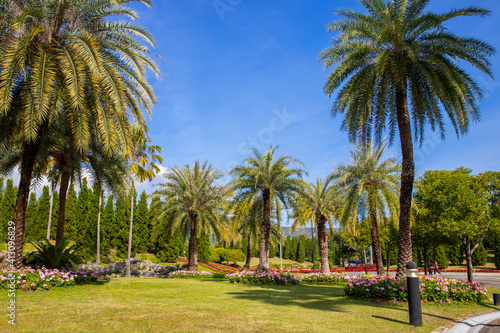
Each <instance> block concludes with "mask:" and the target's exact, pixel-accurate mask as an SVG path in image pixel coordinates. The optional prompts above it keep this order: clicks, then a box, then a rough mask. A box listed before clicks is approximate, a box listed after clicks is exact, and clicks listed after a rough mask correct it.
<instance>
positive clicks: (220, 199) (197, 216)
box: [155, 160, 228, 271]
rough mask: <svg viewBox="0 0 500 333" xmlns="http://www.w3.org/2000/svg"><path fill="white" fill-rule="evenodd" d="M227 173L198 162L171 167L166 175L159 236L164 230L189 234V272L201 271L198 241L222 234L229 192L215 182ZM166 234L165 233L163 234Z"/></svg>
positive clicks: (161, 194)
mask: <svg viewBox="0 0 500 333" xmlns="http://www.w3.org/2000/svg"><path fill="white" fill-rule="evenodd" d="M222 176H223V174H222V173H221V172H220V171H218V170H215V169H213V167H212V165H211V164H210V165H209V164H208V162H205V163H203V164H200V162H198V160H196V161H195V162H194V165H193V167H192V168H191V167H190V166H189V165H185V166H184V167H182V168H181V167H177V166H174V167H171V168H170V169H169V172H168V173H166V174H165V175H164V177H165V178H166V182H165V183H162V184H161V185H160V188H159V190H158V192H157V193H155V196H157V197H160V198H164V199H165V201H164V202H162V203H161V213H160V214H159V215H158V216H157V217H156V219H157V221H158V224H157V229H156V233H157V234H158V233H161V232H162V231H163V230H164V229H163V230H162V227H163V228H166V229H167V230H169V231H170V232H175V231H178V230H188V231H189V254H188V265H187V268H186V270H188V271H197V270H198V238H199V237H200V235H201V234H202V233H206V234H211V235H215V236H216V237H218V236H219V235H220V233H219V230H220V229H221V224H222V222H223V218H224V216H223V211H224V208H225V206H226V198H227V195H228V193H227V189H226V187H225V186H223V185H216V184H215V182H216V181H217V180H218V179H220V178H222ZM163 232H164V231H163Z"/></svg>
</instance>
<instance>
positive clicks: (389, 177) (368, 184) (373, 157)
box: [329, 141, 401, 275]
mask: <svg viewBox="0 0 500 333" xmlns="http://www.w3.org/2000/svg"><path fill="white" fill-rule="evenodd" d="M353 149H354V151H352V152H351V161H352V163H351V164H339V165H337V167H336V168H335V170H334V171H333V172H332V174H331V175H330V176H329V179H331V180H333V181H334V182H335V185H334V186H335V192H336V196H338V197H339V199H340V202H341V205H340V207H339V212H338V215H337V216H338V219H339V221H340V222H341V224H343V225H344V226H350V227H351V228H355V226H356V223H357V221H358V215H359V214H358V207H359V206H360V204H364V205H365V206H366V207H367V208H368V209H367V210H368V218H369V221H370V226H371V238H372V245H373V251H374V254H375V264H376V265H377V274H378V275H382V274H384V263H383V262H382V247H381V245H380V235H379V231H378V224H379V222H378V221H379V220H381V219H384V218H385V213H386V212H391V213H392V215H393V216H398V214H399V207H398V195H399V190H398V189H399V173H400V172H401V166H400V165H399V164H398V163H397V161H396V157H391V158H388V159H386V160H382V156H383V155H384V152H385V149H386V146H385V145H384V144H383V143H379V144H378V145H377V146H375V147H374V145H373V141H370V142H368V143H367V144H360V145H359V146H354V147H353Z"/></svg>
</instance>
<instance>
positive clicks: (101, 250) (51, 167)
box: [0, 0, 500, 331]
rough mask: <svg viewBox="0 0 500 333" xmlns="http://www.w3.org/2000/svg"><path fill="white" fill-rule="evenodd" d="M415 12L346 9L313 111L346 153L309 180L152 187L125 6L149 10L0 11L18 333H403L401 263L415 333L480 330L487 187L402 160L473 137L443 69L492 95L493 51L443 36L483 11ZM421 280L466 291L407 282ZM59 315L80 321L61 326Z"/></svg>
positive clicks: (139, 53)
mask: <svg viewBox="0 0 500 333" xmlns="http://www.w3.org/2000/svg"><path fill="white" fill-rule="evenodd" d="M428 3H429V1H424V0H412V1H388V2H386V1H382V0H366V1H361V4H362V6H363V7H364V12H356V11H353V10H350V9H339V10H338V11H337V14H338V16H339V17H340V19H337V20H334V21H332V22H331V23H330V24H329V25H328V32H330V33H335V37H334V38H333V40H332V44H331V46H329V47H327V48H326V49H324V50H323V51H322V52H321V53H320V54H319V59H320V61H321V62H322V63H323V67H324V69H325V70H326V71H327V72H328V77H327V79H326V83H325V85H324V93H325V94H326V95H327V96H328V97H334V100H333V105H332V109H331V114H332V116H338V115H341V116H342V117H343V119H342V127H341V131H344V132H347V135H348V137H349V140H350V141H351V142H352V147H351V148H350V158H349V162H348V163H338V164H335V165H332V166H331V170H330V172H329V173H328V175H326V176H325V177H317V176H316V175H310V174H309V172H308V171H307V169H306V166H305V165H304V163H302V162H301V161H300V160H299V159H298V158H297V157H295V156H290V155H289V154H287V153H286V152H284V151H282V150H281V149H280V148H279V147H278V146H270V147H269V149H264V150H262V149H257V148H255V147H252V148H250V150H249V154H248V157H246V158H242V159H241V161H239V162H238V164H237V165H235V166H233V167H231V168H229V169H227V170H219V169H217V168H216V167H214V165H213V164H211V163H210V161H199V160H197V159H196V160H193V161H192V163H191V164H186V165H182V166H178V165H172V166H170V167H167V168H164V170H166V171H164V172H161V170H162V168H161V166H162V162H163V158H162V155H161V154H162V147H161V146H162V144H161V142H152V140H151V138H150V134H149V129H148V126H147V125H146V124H147V122H146V117H152V115H153V108H154V105H155V104H156V102H157V98H156V96H155V92H154V90H153V87H152V85H151V83H150V82H149V81H148V75H151V74H154V75H157V76H159V75H160V72H159V69H158V66H157V64H156V63H155V60H154V58H155V56H156V54H154V52H153V51H152V48H153V47H154V46H155V41H154V38H153V36H152V35H151V33H150V32H148V31H147V30H146V29H145V28H143V27H141V26H140V25H139V24H136V22H135V21H134V20H136V19H137V18H138V17H137V14H136V13H135V11H134V10H132V7H131V6H134V5H138V4H143V5H146V6H151V5H152V2H151V1H150V0H113V1H111V0H99V1H94V0H64V1H61V0H23V1H18V0H0V8H1V9H2V10H1V12H0V17H1V19H0V100H1V103H0V175H1V177H0V243H1V245H0V251H2V252H1V253H2V260H3V261H2V269H3V270H2V272H1V273H0V290H4V291H5V294H6V295H7V292H8V291H9V290H11V289H12V287H11V285H12V284H13V285H14V286H15V288H14V290H17V291H18V293H20V294H19V295H18V296H17V297H18V300H19V304H22V307H20V308H18V311H19V312H18V314H17V315H18V318H19V320H20V322H21V323H22V325H23V329H25V330H27V331H30V330H35V329H36V327H37V326H39V325H40V322H41V318H48V320H51V322H53V325H54V326H53V329H54V330H56V331H57V330H65V329H77V328H82V327H83V330H89V331H93V330H96V329H98V327H100V328H104V330H106V331H116V330H125V331H127V330H130V331H137V330H143V329H147V330H150V331H160V330H162V329H163V328H162V327H164V325H165V324H167V323H168V324H169V325H171V324H173V325H175V327H181V326H177V325H182V327H184V329H186V330H187V331H206V330H210V329H215V330H253V331H269V330H271V331H277V330H283V329H286V330H290V331H294V327H301V329H299V330H304V327H305V326H300V325H301V324H300V322H303V323H305V324H306V325H308V326H307V327H309V328H311V329H312V330H315V331H316V330H317V331H326V330H327V328H326V327H324V326H322V325H321V324H322V320H321V318H322V314H323V313H324V312H323V311H332V312H339V313H340V312H349V313H350V314H352V315H349V316H348V317H349V318H345V316H343V318H342V317H339V326H338V327H339V328H338V330H339V331H349V329H351V331H352V327H353V325H357V327H359V329H360V331H365V330H370V329H371V330H374V329H375V330H376V329H377V327H378V329H379V330H383V329H384V328H386V329H387V328H388V329H391V330H393V331H404V330H406V329H409V328H408V327H407V326H406V322H407V320H406V314H405V313H404V308H405V305H404V304H405V302H406V301H407V299H408V292H407V286H406V280H405V267H406V264H407V263H408V262H409V261H412V260H413V261H415V262H416V263H417V264H418V265H419V266H420V267H421V268H422V270H423V271H424V275H423V276H421V278H420V286H421V295H422V300H423V302H424V310H425V316H424V317H425V320H426V324H425V325H424V327H423V330H424V331H429V330H431V329H433V328H436V327H439V326H443V325H448V324H449V323H450V322H452V321H454V320H455V319H456V318H458V317H463V316H465V315H468V314H470V313H475V312H484V311H486V310H487V306H488V305H487V304H488V302H490V301H491V298H490V296H491V293H492V292H493V291H495V289H490V290H489V291H488V290H486V288H484V287H483V286H481V284H479V283H478V282H474V275H473V272H474V269H476V270H478V269H481V268H482V269H484V270H489V271H490V272H495V271H496V270H500V172H495V171H489V172H483V173H480V174H474V173H473V171H472V170H471V169H469V168H466V167H461V168H457V169H455V170H451V171H450V170H429V171H426V172H425V173H424V174H423V175H422V176H421V177H418V178H415V174H416V171H415V162H414V155H413V152H414V147H413V145H414V144H417V145H418V144H422V143H423V142H424V140H425V135H424V131H425V130H431V131H437V132H439V133H440V135H441V136H442V137H443V138H444V136H445V119H446V118H449V120H450V122H451V124H452V126H453V128H454V130H455V131H456V134H457V135H458V136H459V135H463V134H466V133H467V131H468V129H469V125H470V123H471V122H473V121H475V120H477V119H479V117H480V112H479V107H478V103H479V101H480V100H481V98H482V92H481V89H480V88H479V86H478V84H477V82H475V81H474V80H473V79H472V78H471V76H470V75H469V74H468V73H467V71H465V70H464V69H463V68H462V67H460V63H459V62H458V60H460V61H463V62H467V63H468V64H470V65H471V66H473V67H475V69H476V70H479V71H480V72H482V73H484V74H486V75H489V76H492V75H493V74H492V70H491V64H490V62H489V59H490V57H491V56H493V55H494V53H495V49H494V48H493V47H492V46H491V45H489V44H488V43H487V42H485V41H482V40H479V39H477V38H471V37H462V36H458V35H455V34H453V32H451V31H449V30H447V29H446V28H445V24H446V22H447V21H449V20H451V19H454V18H457V17H464V16H466V17H467V16H479V17H485V16H487V15H488V14H489V11H488V10H486V9H482V8H479V7H468V8H463V9H454V10H451V11H449V12H445V13H434V12H430V11H427V10H426V7H427V5H428ZM117 17H119V18H120V19H117ZM393 142H398V143H399V144H400V151H401V155H399V154H398V155H395V156H389V155H390V154H388V152H387V150H388V147H389V146H390V145H391V144H393ZM165 149H168V147H165ZM347 153H348V151H347V149H346V155H347ZM400 161H401V162H400ZM13 172H17V173H18V174H19V181H18V183H17V184H15V183H14V180H13V177H12V174H13ZM155 177H157V178H158V177H160V178H161V184H159V185H158V186H156V187H155V189H154V191H153V192H152V193H150V194H148V193H146V191H143V192H142V193H139V191H138V190H137V185H138V184H140V183H143V182H146V181H151V180H153V179H154V178H155ZM310 179H315V180H314V181H310ZM43 184H49V185H45V186H43ZM370 253H371V254H370ZM369 261H370V264H369V263H368V262H369ZM429 261H432V262H438V263H439V267H440V268H441V270H442V271H444V270H445V269H446V268H448V266H452V267H453V268H452V269H453V270H462V271H464V272H467V281H462V280H451V279H446V278H443V277H431V276H427V268H428V265H427V263H428V262H429ZM110 267H112V269H111V268H110ZM145 271H148V274H149V275H145V274H144V272H145ZM352 271H354V272H358V273H349V272H352ZM362 272H364V274H361V273H362ZM391 272H392V274H391ZM367 273H370V274H367ZM132 276H141V277H149V276H154V277H168V279H166V280H164V279H136V278H131V277H132ZM121 277H126V278H130V279H122V278H121ZM11 281H15V282H14V283H13V282H11ZM221 282H222V283H221ZM224 282H225V283H224ZM75 286H77V287H75ZM49 290H50V292H48V293H45V292H44V291H49ZM165 293H166V294H165ZM6 295H2V297H4V296H5V299H7V296H6ZM47 295H50V296H47ZM97 295H100V296H99V297H100V298H99V305H97V306H95V307H93V305H92V304H95V301H96V297H98V296H97ZM152 295H158V296H152ZM9 297H11V296H9ZM151 297H158V298H157V299H156V301H155V302H151ZM47 298H51V299H52V298H53V299H54V300H57V301H56V302H55V303H54V304H51V305H48V306H43V307H42V306H41V304H45V303H46V302H47V300H46V299H47ZM197 299H205V300H206V303H204V305H201V304H200V303H199V302H197V301H196V300H197ZM75 300H78V301H75ZM367 300H377V301H381V303H380V302H379V303H374V302H369V301H367ZM2 301H3V298H2ZM6 302H8V300H7V301H6ZM235 304H237V305H235ZM254 304H258V305H259V306H254ZM366 307H370V310H369V311H368V312H370V313H372V315H371V316H372V317H370V318H368V317H366V315H367V314H366V313H367V311H366V309H365V308H366ZM25 309H29V310H28V311H25ZM57 309H64V310H63V311H62V314H61V313H60V312H58V310H57ZM263 309H267V311H268V312H267V313H263ZM74 311H82V313H84V314H88V316H85V315H83V316H81V317H86V318H81V319H74V320H73V321H71V322H68V318H69V316H70V315H71V313H74ZM144 311H147V312H146V313H147V315H140V314H139V315H136V313H143V314H144V313H145V312H144ZM130 313H133V314H130ZM291 313H293V314H294V315H291ZM297 313H300V314H299V315H297V316H296V317H294V316H295V314H297ZM56 314H57V316H56ZM98 316H100V317H102V318H105V321H106V323H103V321H102V320H100V322H97V321H96V320H95V319H96V318H97V317H98ZM14 317H15V316H14ZM144 317H148V318H149V320H147V321H146V319H145V318H144ZM179 317H191V318H195V320H188V321H187V322H183V321H182V320H181V319H179ZM211 317H221V318H224V320H223V322H224V323H223V324H217V325H216V326H213V325H215V322H213V319H211ZM355 318H362V319H364V321H363V322H369V321H370V320H375V321H376V323H375V326H376V327H375V328H374V326H366V327H364V326H363V325H364V323H360V322H359V321H356V320H355ZM377 320H378V321H377ZM122 322H128V323H129V325H128V326H123V324H121V323H122ZM388 323H389V324H388ZM3 324H4V323H2V325H3ZM65 325H69V326H65ZM99 325H101V326H99ZM211 325H212V326H211ZM377 325H378V326H377ZM387 325H389V327H387ZM391 325H392V326H391ZM70 326H71V327H70ZM2 327H6V328H5V329H6V330H7V329H11V327H7V326H2ZM173 327H174V326H173Z"/></svg>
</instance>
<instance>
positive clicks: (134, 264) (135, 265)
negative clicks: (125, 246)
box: [130, 258, 142, 270]
mask: <svg viewBox="0 0 500 333" xmlns="http://www.w3.org/2000/svg"><path fill="white" fill-rule="evenodd" d="M141 263H142V260H141V259H139V258H130V269H131V270H132V269H135V270H137V269H140V268H141Z"/></svg>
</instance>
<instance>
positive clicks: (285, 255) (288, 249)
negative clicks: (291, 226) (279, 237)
mask: <svg viewBox="0 0 500 333" xmlns="http://www.w3.org/2000/svg"><path fill="white" fill-rule="evenodd" d="M291 248H292V244H291V240H290V235H288V236H286V240H285V248H284V251H283V258H285V259H290V252H291Z"/></svg>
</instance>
